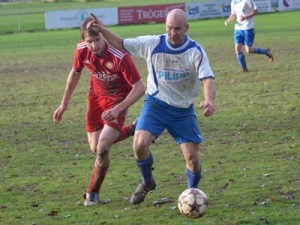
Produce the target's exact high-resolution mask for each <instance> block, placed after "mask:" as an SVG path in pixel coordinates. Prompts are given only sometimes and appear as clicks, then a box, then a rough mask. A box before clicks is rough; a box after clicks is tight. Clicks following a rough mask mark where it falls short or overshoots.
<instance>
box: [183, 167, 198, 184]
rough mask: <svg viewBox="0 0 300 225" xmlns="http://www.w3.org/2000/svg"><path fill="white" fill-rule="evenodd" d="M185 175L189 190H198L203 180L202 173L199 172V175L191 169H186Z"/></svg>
mask: <svg viewBox="0 0 300 225" xmlns="http://www.w3.org/2000/svg"><path fill="white" fill-rule="evenodd" d="M185 175H186V178H187V185H188V188H198V184H199V182H200V180H201V171H200V170H199V171H198V172H197V173H193V172H192V171H190V170H189V169H187V168H185Z"/></svg>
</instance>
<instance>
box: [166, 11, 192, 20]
mask: <svg viewBox="0 0 300 225" xmlns="http://www.w3.org/2000/svg"><path fill="white" fill-rule="evenodd" d="M174 20H175V21H181V22H183V23H186V22H187V21H186V15H185V12H184V11H183V10H182V9H172V10H171V11H170V12H169V13H168V15H167V18H166V23H167V22H168V21H174Z"/></svg>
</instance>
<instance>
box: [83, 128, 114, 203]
mask: <svg viewBox="0 0 300 225" xmlns="http://www.w3.org/2000/svg"><path fill="white" fill-rule="evenodd" d="M97 133H98V131H96V132H89V133H88V137H89V140H91V142H90V143H98V144H97V147H96V152H95V153H96V160H95V163H94V168H93V170H92V173H91V176H90V181H89V185H88V187H87V190H86V194H85V196H84V197H85V202H84V205H85V206H90V205H95V204H97V203H99V192H100V188H101V185H102V183H103V181H104V179H105V176H106V172H107V170H108V168H109V165H110V158H109V150H110V148H111V146H112V144H113V143H114V141H115V139H116V138H117V137H118V135H119V131H118V130H117V129H115V128H113V127H110V126H108V125H105V126H104V128H103V129H102V132H101V133H100V135H97ZM97 136H98V140H96V138H97Z"/></svg>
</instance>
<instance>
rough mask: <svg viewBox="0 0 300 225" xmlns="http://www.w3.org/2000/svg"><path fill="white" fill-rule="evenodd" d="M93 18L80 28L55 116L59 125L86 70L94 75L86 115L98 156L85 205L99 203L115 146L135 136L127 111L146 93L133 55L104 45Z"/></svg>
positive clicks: (93, 147) (89, 133)
mask: <svg viewBox="0 0 300 225" xmlns="http://www.w3.org/2000/svg"><path fill="white" fill-rule="evenodd" d="M92 19H93V18H92V17H88V18H87V19H85V21H84V22H83V23H82V25H81V29H80V34H81V38H82V40H81V41H80V42H79V43H78V44H77V48H76V50H75V53H74V61H73V68H72V69H71V71H70V72H69V75H68V78H67V82H66V87H65V91H64V94H63V98H62V101H61V104H60V105H59V107H58V108H57V109H56V110H55V112H54V114H53V121H54V123H55V124H59V123H60V121H61V119H62V116H63V113H64V112H65V111H66V109H67V107H68V103H69V100H70V99H71V96H72V94H73V91H74V90H75V88H76V86H77V83H78V81H79V79H80V76H81V71H82V69H83V68H84V67H85V68H86V69H87V70H89V72H90V73H91V76H90V86H89V95H88V104H87V114H86V131H87V136H88V140H89V144H90V149H91V151H92V152H94V153H95V154H96V160H95V164H94V168H93V171H92V174H91V177H90V182H89V185H88V188H87V190H86V193H85V194H84V198H85V201H84V205H85V206H90V205H95V204H98V203H99V192H100V188H101V185H102V183H103V181H104V178H105V176H106V172H107V170H108V168H109V165H110V157H109V151H110V148H111V146H112V145H113V143H116V142H118V141H120V140H123V139H125V138H128V137H129V136H133V135H134V128H135V124H134V123H133V124H130V125H128V126H124V123H125V120H126V116H127V112H128V108H129V107H130V106H131V105H132V104H134V103H135V102H136V101H137V100H138V99H139V98H140V97H142V96H143V95H144V93H145V85H144V83H143V81H142V80H141V77H140V75H139V73H138V71H137V69H136V66H135V65H134V63H133V60H132V58H131V56H130V55H129V54H128V53H126V52H122V51H119V50H117V49H114V48H112V47H110V46H108V44H107V43H106V42H105V40H104V39H103V37H102V35H101V33H100V31H99V28H97V27H93V26H89V25H88V24H89V22H90V21H91V20H92Z"/></svg>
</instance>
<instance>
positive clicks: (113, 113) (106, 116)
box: [101, 108, 119, 121]
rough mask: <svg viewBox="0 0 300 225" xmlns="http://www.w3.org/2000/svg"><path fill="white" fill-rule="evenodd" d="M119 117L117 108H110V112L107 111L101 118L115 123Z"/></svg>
mask: <svg viewBox="0 0 300 225" xmlns="http://www.w3.org/2000/svg"><path fill="white" fill-rule="evenodd" d="M118 116H119V111H118V110H116V109H115V108H110V109H108V110H105V111H104V112H103V113H102V115H101V118H102V119H103V120H106V121H113V120H115V119H117V118H118Z"/></svg>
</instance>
